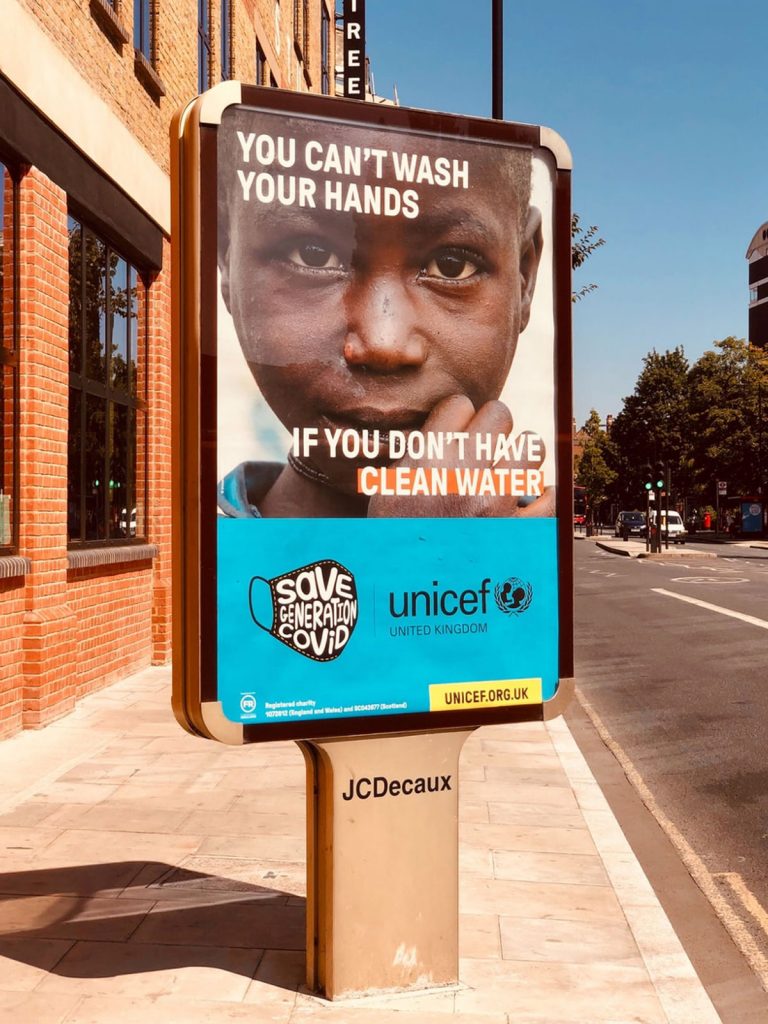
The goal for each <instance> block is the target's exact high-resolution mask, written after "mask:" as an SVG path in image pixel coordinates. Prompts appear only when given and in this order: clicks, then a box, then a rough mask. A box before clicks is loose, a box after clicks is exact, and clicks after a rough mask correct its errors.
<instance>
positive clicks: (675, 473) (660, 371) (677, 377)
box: [611, 347, 694, 508]
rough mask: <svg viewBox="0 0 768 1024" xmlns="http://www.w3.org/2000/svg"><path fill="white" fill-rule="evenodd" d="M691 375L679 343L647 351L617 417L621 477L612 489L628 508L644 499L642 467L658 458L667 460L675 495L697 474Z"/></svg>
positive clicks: (614, 450)
mask: <svg viewBox="0 0 768 1024" xmlns="http://www.w3.org/2000/svg"><path fill="white" fill-rule="evenodd" d="M688 375H689V364H688V360H687V359H686V357H685V353H684V351H683V349H682V348H681V347H678V348H674V349H672V350H667V351H666V352H664V353H659V352H657V351H656V350H655V349H654V350H653V351H651V352H649V353H648V355H647V356H645V358H644V359H643V369H642V371H641V373H640V376H639V377H638V378H637V383H636V384H635V390H634V392H633V393H632V394H631V395H629V396H628V397H627V398H625V399H624V406H623V408H622V410H621V412H620V413H619V415H618V416H617V417H616V419H615V420H614V423H613V428H612V430H611V441H612V447H611V457H612V459H613V461H612V462H611V468H612V469H613V470H614V471H615V472H616V474H617V476H616V485H615V488H614V490H613V492H612V493H613V496H614V497H615V498H616V500H617V502H618V504H620V505H623V506H624V507H625V508H626V507H628V508H633V507H636V506H637V505H638V504H639V503H640V501H641V500H642V496H643V480H642V475H643V467H644V466H645V465H646V464H647V463H653V462H656V461H657V460H663V461H664V462H666V463H668V464H669V468H670V473H671V477H672V493H673V495H675V496H680V495H684V494H686V493H687V492H688V491H689V490H690V487H691V485H692V483H693V478H694V472H693V461H692V439H691V416H690V410H689V382H688Z"/></svg>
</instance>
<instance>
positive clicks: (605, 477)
mask: <svg viewBox="0 0 768 1024" xmlns="http://www.w3.org/2000/svg"><path fill="white" fill-rule="evenodd" d="M582 436H583V438H584V446H583V449H582V452H581V455H580V456H579V458H578V459H577V461H576V466H575V480H576V484H577V485H578V486H580V487H583V488H584V492H585V495H586V499H587V510H588V516H589V519H590V522H594V521H595V518H596V516H597V515H598V513H599V511H600V506H601V505H602V504H603V502H604V501H605V498H606V496H607V494H608V489H609V487H610V485H611V484H612V483H613V481H614V480H615V478H616V473H615V471H614V470H613V469H612V468H611V466H610V464H609V463H610V461H611V458H612V452H611V447H612V445H611V440H610V438H609V436H608V434H607V433H606V432H605V431H604V430H603V429H602V427H601V426H600V417H599V416H598V414H597V412H596V411H595V410H594V409H592V411H591V412H590V414H589V419H588V420H587V422H586V423H585V424H584V426H583V427H582Z"/></svg>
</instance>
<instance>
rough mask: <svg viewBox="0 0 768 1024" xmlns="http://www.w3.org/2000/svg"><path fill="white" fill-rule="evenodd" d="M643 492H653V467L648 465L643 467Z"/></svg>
mask: <svg viewBox="0 0 768 1024" xmlns="http://www.w3.org/2000/svg"><path fill="white" fill-rule="evenodd" d="M643 490H645V491H652V490H653V467H652V466H651V465H650V464H647V465H645V466H643Z"/></svg>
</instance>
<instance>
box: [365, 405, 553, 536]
mask: <svg viewBox="0 0 768 1024" xmlns="http://www.w3.org/2000/svg"><path fill="white" fill-rule="evenodd" d="M421 429H422V432H423V433H425V434H426V433H427V432H428V431H432V432H434V433H443V434H446V433H451V432H453V433H467V434H468V435H469V437H468V439H467V440H466V442H465V447H464V458H462V457H461V454H460V448H459V443H458V442H457V441H453V442H451V443H450V444H449V445H447V446H446V454H445V456H444V458H443V459H442V460H440V461H436V460H433V459H422V460H416V459H413V458H410V457H405V458H403V459H400V460H399V461H398V462H396V463H393V466H404V467H409V468H415V467H417V466H419V467H422V468H430V467H435V468H442V469H466V470H472V469H490V468H492V467H493V464H494V463H493V458H492V456H488V457H486V458H478V457H477V437H478V435H488V434H489V435H491V436H492V437H493V438H494V439H495V438H497V437H507V436H508V435H509V434H510V433H511V432H512V415H511V413H510V411H509V409H508V408H507V406H506V405H505V404H504V403H503V402H486V404H485V405H484V406H482V408H480V409H479V410H478V411H477V412H476V411H475V407H474V405H473V404H472V402H471V401H470V400H469V398H467V397H466V396H465V395H452V396H451V397H450V398H444V399H443V400H442V401H441V402H438V404H437V405H436V406H435V408H434V409H433V410H432V412H431V413H430V414H429V416H428V417H427V419H426V421H425V422H424V425H423V427H422V428H421ZM526 448H527V446H526ZM539 449H540V457H539V458H537V459H536V460H534V461H522V462H511V461H506V460H505V461H503V462H500V463H499V467H503V468H504V469H524V470H528V469H539V467H540V466H541V464H542V463H543V461H544V457H545V452H544V449H543V445H539ZM519 500H520V499H519V498H518V497H512V496H509V495H504V496H492V495H471V496H464V495H457V494H449V495H429V496H421V495H420V496H415V495H402V496H389V495H381V494H376V495H374V496H373V497H372V498H371V500H370V503H369V505H368V516H369V517H374V516H382V517H391V518H418V517H434V518H443V517H447V518H452V517H453V518H477V517H485V516H499V517H502V516H526V517H528V516H553V515H554V514H555V490H554V488H553V487H548V488H546V489H545V490H544V493H543V494H542V495H541V496H540V497H538V498H537V499H536V500H535V501H534V502H532V503H531V504H530V505H526V506H520V505H519Z"/></svg>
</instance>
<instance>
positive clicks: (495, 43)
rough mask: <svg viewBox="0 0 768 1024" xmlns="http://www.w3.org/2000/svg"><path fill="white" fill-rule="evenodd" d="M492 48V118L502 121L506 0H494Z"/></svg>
mask: <svg viewBox="0 0 768 1024" xmlns="http://www.w3.org/2000/svg"><path fill="white" fill-rule="evenodd" d="M491 46H492V55H493V56H492V83H491V93H492V101H491V111H492V113H491V116H492V117H493V118H495V119H496V120H497V121H501V120H502V118H503V117H504V0H492V10H491Z"/></svg>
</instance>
